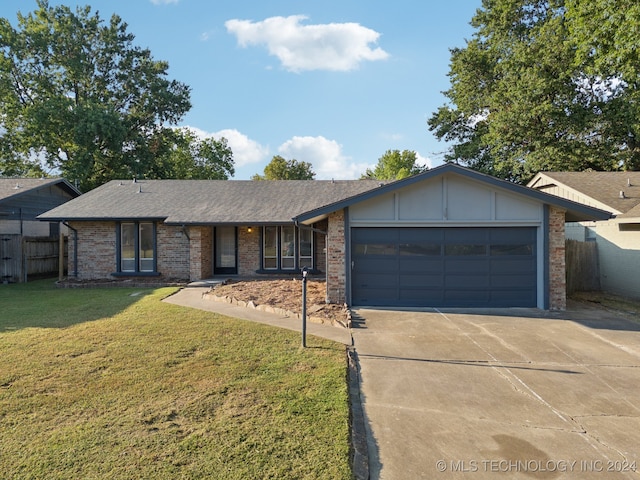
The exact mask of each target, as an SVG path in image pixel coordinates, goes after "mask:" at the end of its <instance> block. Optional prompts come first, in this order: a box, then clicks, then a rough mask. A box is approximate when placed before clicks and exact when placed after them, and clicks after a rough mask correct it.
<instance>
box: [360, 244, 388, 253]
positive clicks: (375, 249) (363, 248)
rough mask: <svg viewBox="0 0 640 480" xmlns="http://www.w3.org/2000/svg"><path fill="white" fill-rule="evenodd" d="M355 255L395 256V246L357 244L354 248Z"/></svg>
mask: <svg viewBox="0 0 640 480" xmlns="http://www.w3.org/2000/svg"><path fill="white" fill-rule="evenodd" d="M354 254H355V255H395V254H396V246H395V245H394V244H392V243H387V244H384V243H358V244H356V245H355V247H354Z"/></svg>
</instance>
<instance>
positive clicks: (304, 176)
mask: <svg viewBox="0 0 640 480" xmlns="http://www.w3.org/2000/svg"><path fill="white" fill-rule="evenodd" d="M311 167H312V166H311V164H310V163H309V162H299V161H298V160H296V159H292V160H285V159H284V158H283V157H281V156H280V155H275V156H274V157H273V158H272V159H271V161H270V162H269V164H268V165H267V166H266V167H264V175H258V174H255V175H254V176H253V177H251V179H252V180H313V179H314V178H315V176H316V174H315V173H314V171H313V170H312V168H311Z"/></svg>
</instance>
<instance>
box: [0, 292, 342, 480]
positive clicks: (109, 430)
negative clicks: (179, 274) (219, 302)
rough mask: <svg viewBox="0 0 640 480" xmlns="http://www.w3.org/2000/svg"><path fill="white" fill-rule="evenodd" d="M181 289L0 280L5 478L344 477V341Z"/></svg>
mask: <svg viewBox="0 0 640 480" xmlns="http://www.w3.org/2000/svg"><path fill="white" fill-rule="evenodd" d="M173 291H175V289H172V288H164V289H155V290H152V289H148V290H145V289H139V288H104V289H57V288H55V287H54V286H53V283H52V282H51V281H38V282H33V283H29V284H20V285H0V355H1V356H2V364H1V365H2V366H1V368H0V472H3V473H2V476H3V478H4V477H6V478H12V479H45V478H46V479H72V478H82V479H129V478H153V479H180V478H183V479H197V478H206V479H212V478H214V479H267V478H274V479H275V478H278V479H287V478H290V479H304V478H307V479H324V478H326V479H348V478H350V477H351V470H350V467H349V428H348V427H349V425H348V421H349V420H348V417H349V411H348V398H347V387H346V382H345V375H346V366H345V352H344V346H343V345H338V344H335V343H331V342H329V341H324V340H320V339H316V338H312V340H311V341H310V342H309V344H310V346H311V348H308V349H305V350H301V349H300V348H299V344H300V336H299V334H296V333H295V332H290V331H286V330H279V329H274V328H270V327H266V326H263V325H256V324H252V323H249V322H243V321H240V320H234V319H231V318H228V317H223V316H219V315H216V314H213V313H210V312H204V311H199V310H193V309H187V308H183V307H178V306H175V305H170V304H167V303H164V302H161V299H162V298H164V297H166V296H167V295H169V294H170V293H171V292H173Z"/></svg>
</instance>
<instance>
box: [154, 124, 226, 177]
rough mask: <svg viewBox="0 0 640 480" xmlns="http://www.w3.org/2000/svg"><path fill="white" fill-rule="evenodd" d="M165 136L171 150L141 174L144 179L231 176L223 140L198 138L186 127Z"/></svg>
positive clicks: (171, 131) (170, 131)
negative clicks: (143, 175) (143, 174)
mask: <svg viewBox="0 0 640 480" xmlns="http://www.w3.org/2000/svg"><path fill="white" fill-rule="evenodd" d="M166 133H167V136H168V137H169V138H167V139H166V140H165V141H166V142H167V144H169V145H171V148H170V149H169V150H168V151H166V152H165V153H164V154H163V155H161V156H160V157H158V159H157V161H156V162H155V163H154V164H153V165H152V166H151V169H150V170H148V171H147V172H145V177H146V178H175V179H181V180H228V179H229V178H230V177H232V176H233V174H234V173H235V169H234V162H233V152H232V151H231V148H230V147H229V145H228V143H227V140H226V139H225V138H221V139H220V140H216V139H215V138H210V137H209V138H204V139H201V138H198V137H197V136H196V134H195V133H193V131H191V130H189V129H188V128H180V129H175V130H169V131H168V132H166Z"/></svg>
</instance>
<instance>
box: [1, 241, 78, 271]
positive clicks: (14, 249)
mask: <svg viewBox="0 0 640 480" xmlns="http://www.w3.org/2000/svg"><path fill="white" fill-rule="evenodd" d="M63 248H64V266H65V268H66V265H67V241H66V238H65V240H64V246H63ZM59 252H60V239H59V238H54V237H23V236H21V235H0V283H16V282H26V281H27V279H28V278H29V277H44V276H55V275H56V274H57V273H58V270H59V267H58V265H59V258H60V253H59Z"/></svg>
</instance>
